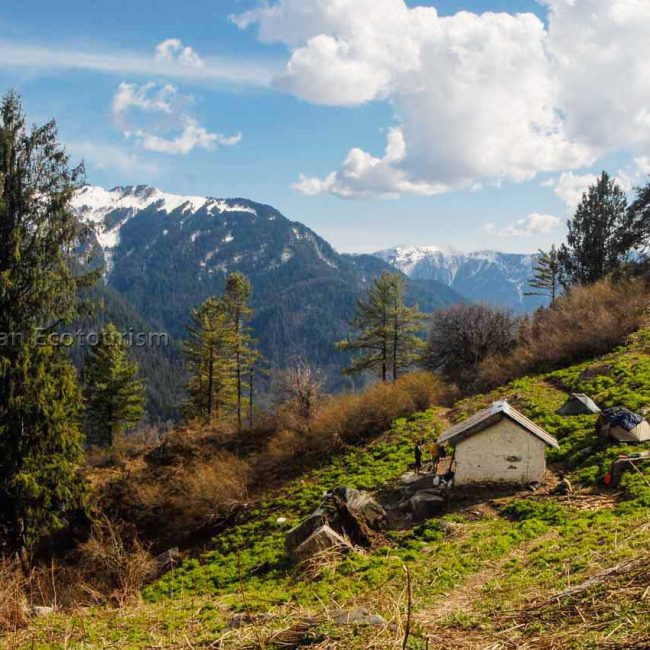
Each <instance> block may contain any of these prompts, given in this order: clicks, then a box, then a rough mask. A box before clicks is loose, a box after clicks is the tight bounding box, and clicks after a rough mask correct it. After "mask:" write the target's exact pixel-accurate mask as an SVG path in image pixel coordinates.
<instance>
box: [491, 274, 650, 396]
mask: <svg viewBox="0 0 650 650" xmlns="http://www.w3.org/2000/svg"><path fill="white" fill-rule="evenodd" d="M647 309H648V287H647V284H646V282H645V281H644V280H642V279H635V280H624V281H619V282H615V281H612V280H601V281H600V282H598V283H596V284H594V285H591V286H585V287H574V288H572V289H571V290H570V291H568V292H567V293H566V294H565V295H563V296H561V297H560V298H558V299H557V300H556V301H555V303H554V305H553V306H552V307H550V308H548V309H542V310H539V311H537V312H536V313H535V314H534V315H533V316H532V317H531V318H530V319H528V320H527V321H525V322H524V323H523V325H522V327H521V331H520V334H519V342H518V344H517V347H516V348H515V349H514V351H513V352H512V353H511V354H509V355H507V356H503V357H498V356H493V357H490V358H488V359H486V360H485V361H484V362H483V363H482V364H481V366H480V378H481V383H482V387H483V388H491V387H494V386H499V385H501V384H504V383H507V382H508V381H511V380H512V379H515V378H517V377H521V376H523V375H526V374H528V373H530V372H541V371H547V370H552V369H554V368H557V367H561V366H563V365H566V364H571V363H575V362H577V361H581V360H582V359H585V358H590V357H594V356H597V355H601V354H605V353H607V352H609V351H611V350H612V349H614V348H615V347H617V346H618V345H621V344H622V343H624V342H625V340H626V339H627V337H628V336H629V335H630V334H632V333H633V332H634V331H635V330H637V329H639V327H641V326H642V325H643V323H644V321H645V320H646V318H647Z"/></svg>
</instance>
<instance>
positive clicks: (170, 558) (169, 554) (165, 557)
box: [156, 546, 180, 572]
mask: <svg viewBox="0 0 650 650" xmlns="http://www.w3.org/2000/svg"><path fill="white" fill-rule="evenodd" d="M179 558H180V550H179V549H178V547H177V546H174V548H170V549H168V550H167V551H165V552H164V553H161V554H160V555H158V556H156V567H157V568H158V571H161V572H163V571H167V570H169V569H171V568H172V567H173V566H174V565H175V564H177V563H178V560H179Z"/></svg>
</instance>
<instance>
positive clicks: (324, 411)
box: [256, 372, 450, 476]
mask: <svg viewBox="0 0 650 650" xmlns="http://www.w3.org/2000/svg"><path fill="white" fill-rule="evenodd" d="M449 394H450V393H449V389H448V388H447V387H446V386H445V385H444V384H443V383H442V382H441V380H440V379H438V378H437V377H435V376H434V375H432V374H431V373H428V372H414V373H411V374H408V375H404V376H403V377H401V378H400V379H398V380H397V381H396V382H395V383H383V382H382V383H377V384H374V385H373V386H371V387H370V388H368V389H366V390H365V391H363V392H361V393H358V394H346V395H331V396H329V397H326V398H323V399H322V400H321V401H320V403H319V404H318V406H317V408H316V409H315V413H314V415H313V416H312V418H311V422H310V424H309V427H306V428H303V429H300V430H295V429H291V428H288V427H287V421H286V420H283V421H282V424H283V425H284V426H282V427H281V428H280V429H279V430H278V432H277V433H276V434H275V435H274V436H273V437H272V438H271V439H270V440H269V441H268V443H267V445H266V448H265V450H264V451H263V452H262V453H261V454H260V456H259V458H258V460H257V462H256V466H257V467H258V468H259V473H260V474H261V475H265V474H271V475H274V474H278V473H281V474H282V475H283V476H287V475H288V474H289V473H290V472H291V469H292V468H293V469H297V468H298V467H303V466H304V465H305V464H306V463H308V462H310V458H311V459H313V460H316V461H319V460H322V458H323V456H324V455H328V454H331V453H332V452H333V451H335V450H337V449H339V448H340V447H341V446H343V445H345V444H357V443H360V442H363V441H364V440H366V439H368V438H372V437H374V436H377V435H379V434H380V433H382V432H384V431H387V430H388V429H389V428H390V427H391V425H392V423H393V421H394V420H395V419H396V418H399V417H403V416H406V415H411V414H412V413H416V412H417V411H421V410H424V409H426V408H428V407H430V406H431V405H433V404H436V403H438V404H441V403H446V402H447V401H448V399H449Z"/></svg>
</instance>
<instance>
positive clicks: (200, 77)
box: [0, 0, 650, 253]
mask: <svg viewBox="0 0 650 650" xmlns="http://www.w3.org/2000/svg"><path fill="white" fill-rule="evenodd" d="M648 33H650V1H649V0H540V1H539V2H537V1H534V0H438V1H436V2H417V1H409V2H405V1H404V0H267V1H264V0H218V1H215V0H192V2H189V3H179V2H177V1H174V0H138V2H133V0H130V1H129V2H127V1H126V0H112V1H111V2H88V0H84V1H83V2H82V1H81V0H58V1H57V2H51V0H47V1H46V0H1V1H0V91H4V90H8V89H10V88H14V89H16V90H17V91H18V92H19V93H20V94H21V95H22V98H23V102H24V107H25V110H26V112H27V115H28V117H29V119H30V121H31V122H35V123H40V122H43V121H46V120H49V119H51V118H52V117H54V118H56V120H57V123H58V126H59V131H60V137H61V140H62V142H63V143H64V144H65V145H66V147H67V149H68V151H69V152H70V154H71V157H72V159H73V160H74V161H79V160H81V159H83V160H84V161H85V163H86V168H87V180H88V182H89V183H91V184H96V185H102V186H104V187H107V188H111V187H114V186H117V185H134V184H150V185H155V186H157V187H160V188H161V189H164V190H165V191H167V192H175V193H180V194H188V195H199V196H215V197H224V198H228V197H245V198H249V199H252V200H255V201H258V202H261V203H267V204H271V205H273V206H274V207H276V208H278V209H279V210H280V211H281V212H282V213H283V214H285V215H286V216H287V217H289V218H290V219H293V220H296V221H301V222H303V223H305V224H307V225H308V226H310V227H311V228H313V229H314V230H315V231H316V232H318V233H319V234H320V235H322V236H323V237H325V238H326V239H327V240H328V241H330V242H331V243H332V244H333V245H334V246H335V247H336V248H337V249H338V250H340V251H343V252H355V253H356V252H372V251H376V250H380V249H383V248H388V247H391V246H394V245H397V244H405V245H408V246H415V245H439V246H451V247H453V248H456V249H458V250H465V251H470V250H478V249H487V248H490V249H497V250H502V251H507V252H533V251H535V250H537V249H538V248H548V247H549V246H550V245H551V244H552V243H556V242H560V241H561V240H562V239H563V238H564V235H565V223H566V219H567V217H568V216H569V215H570V214H571V213H572V212H573V211H574V210H575V206H576V204H577V202H578V201H579V200H580V196H581V194H582V192H583V191H584V190H585V189H586V188H587V187H588V186H589V184H590V183H592V182H593V180H594V178H595V175H596V174H598V173H599V172H600V171H601V170H604V169H605V170H607V171H608V172H609V173H610V174H611V175H612V176H615V177H616V178H617V180H618V182H619V183H620V184H621V186H622V187H623V189H625V190H626V191H628V192H632V191H633V188H634V187H635V186H636V185H639V184H641V183H645V181H646V178H647V175H648V174H650V74H649V73H648V67H647V61H649V60H650V39H648V38H647V34H648Z"/></svg>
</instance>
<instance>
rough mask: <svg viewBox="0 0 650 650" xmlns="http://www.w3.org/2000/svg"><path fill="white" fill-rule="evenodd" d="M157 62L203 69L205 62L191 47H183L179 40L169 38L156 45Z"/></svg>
mask: <svg viewBox="0 0 650 650" xmlns="http://www.w3.org/2000/svg"><path fill="white" fill-rule="evenodd" d="M156 61H162V62H166V63H178V64H179V65H182V66H187V67H189V68H203V67H205V62H204V61H203V59H202V58H201V57H200V56H199V55H198V54H197V53H196V52H195V51H194V50H193V49H192V48H191V47H189V46H185V47H184V46H183V43H182V42H181V41H180V40H179V39H178V38H168V39H166V40H164V41H162V42H161V43H158V45H156Z"/></svg>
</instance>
